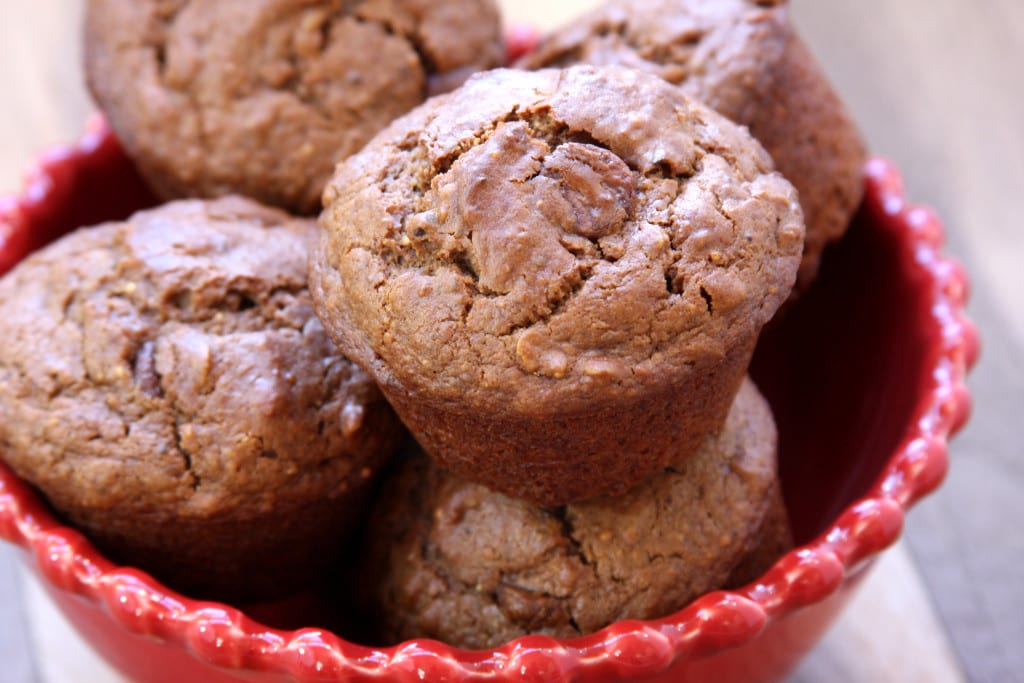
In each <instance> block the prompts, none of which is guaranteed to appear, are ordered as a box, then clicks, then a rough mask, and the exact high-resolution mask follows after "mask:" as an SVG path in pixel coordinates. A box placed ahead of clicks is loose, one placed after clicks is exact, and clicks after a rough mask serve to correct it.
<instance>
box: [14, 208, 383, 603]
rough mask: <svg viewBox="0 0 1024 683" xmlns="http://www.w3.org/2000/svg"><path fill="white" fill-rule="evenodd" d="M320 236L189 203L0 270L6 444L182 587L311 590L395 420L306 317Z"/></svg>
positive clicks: (223, 594)
mask: <svg viewBox="0 0 1024 683" xmlns="http://www.w3.org/2000/svg"><path fill="white" fill-rule="evenodd" d="M315 235H316V224H315V222H313V221H305V220H296V219H292V218H290V217H289V216H287V215H286V214H284V213H281V212H279V211H277V210H272V209H267V208H264V207H262V206H260V205H258V204H256V203H254V202H251V201H249V200H244V199H238V198H225V199H221V200H216V201H211V202H202V201H183V202H177V203H173V204H169V205H167V206H164V207H162V208H158V209H154V210H152V211H147V212H143V213H139V214H136V215H135V216H133V217H131V218H130V219H128V220H127V221H126V222H124V223H116V224H107V225H103V226H100V227H96V228H90V229H85V230H81V231H78V232H76V233H73V234H71V235H69V236H67V237H65V238H64V239H62V240H61V241H60V242H57V243H56V244H54V245H51V246H50V247H48V248H46V249H44V250H42V251H40V252H38V253H36V254H35V255H33V256H30V257H29V258H27V259H26V260H25V261H23V262H22V263H21V264H20V265H18V266H17V267H16V268H15V269H14V270H13V271H11V272H10V273H9V274H8V275H7V276H6V277H5V278H3V280H0V319H2V320H3V321H4V324H3V326H0V348H3V349H4V354H3V357H2V358H0V457H2V458H3V459H4V460H5V461H6V462H7V463H8V464H9V465H10V466H11V467H12V468H13V469H14V470H15V471H16V472H17V473H18V475H19V476H21V477H23V478H24V479H26V480H28V481H29V482H31V483H32V484H34V485H35V486H36V487H37V488H38V489H39V490H40V491H42V493H43V494H44V495H45V496H46V498H47V499H48V500H49V501H50V503H51V504H52V505H53V506H54V508H56V509H57V510H58V511H59V512H60V513H61V514H62V515H64V516H65V517H66V518H67V519H68V520H69V521H70V522H72V523H73V524H75V525H76V526H78V527H79V528H80V529H81V530H83V531H84V532H85V533H86V534H87V535H88V536H89V537H90V538H91V539H92V540H93V541H94V542H95V543H96V544H97V545H98V546H99V547H100V548H101V549H102V550H103V551H104V552H106V553H109V554H110V556H111V557H113V558H115V560H116V561H119V562H127V563H131V564H133V565H136V566H139V567H141V568H143V569H145V570H147V571H150V572H152V573H153V574H155V575H156V576H157V577H159V578H160V579H162V580H165V581H167V582H168V583H169V584H170V585H172V586H174V587H175V588H178V589H180V590H183V591H188V592H189V594H190V595H195V596H199V597H210V596H214V597H217V598H223V599H229V598H231V599H241V600H245V599H251V598H259V599H271V598H273V597H274V596H277V595H282V594H285V593H288V592H291V591H294V590H296V589H300V588H307V587H308V586H309V584H310V582H312V581H315V580H317V578H318V577H320V576H322V575H323V573H324V572H325V571H327V570H328V569H329V567H328V566H327V565H328V563H329V561H330V560H331V558H332V556H333V555H334V554H335V553H334V549H335V548H337V547H338V546H339V545H340V543H341V542H342V541H343V540H344V538H343V537H344V536H345V535H346V534H347V533H348V532H349V531H350V530H351V529H352V527H353V526H354V525H355V524H356V523H357V516H358V515H360V514H361V513H362V504H363V502H364V501H365V499H366V495H367V488H368V484H369V483H370V480H371V478H372V477H373V475H374V474H375V473H376V472H377V470H378V469H379V468H380V466H381V465H382V464H383V462H384V460H385V459H386V458H387V457H389V456H390V454H391V453H392V452H393V450H394V448H395V447H396V445H397V442H398V441H399V440H400V438H401V434H402V433H403V431H402V428H401V426H400V424H399V423H398V421H397V418H396V417H395V416H394V413H393V412H392V411H391V409H390V408H389V407H388V405H387V402H386V401H385V400H384V398H383V397H382V396H381V395H380V393H379V391H378V390H377V388H376V386H375V385H374V384H373V383H372V381H371V380H370V379H369V378H368V377H367V376H366V375H365V374H364V373H363V372H362V371H361V370H360V369H359V368H358V367H356V366H355V365H353V364H352V363H351V362H350V361H349V360H348V359H346V358H345V357H344V356H342V355H341V354H340V353H339V352H338V351H337V349H336V348H335V347H334V345H333V344H332V343H331V341H330V340H329V339H328V337H327V335H326V334H325V333H324V331H323V328H322V327H321V325H320V322H319V321H318V320H317V319H316V317H315V316H314V314H313V308H312V304H311V302H310V299H309V292H308V289H307V287H306V272H307V271H306V264H307V260H308V253H309V249H310V247H311V245H312V243H313V242H314V241H315Z"/></svg>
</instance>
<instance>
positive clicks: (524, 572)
mask: <svg viewBox="0 0 1024 683" xmlns="http://www.w3.org/2000/svg"><path fill="white" fill-rule="evenodd" d="M775 443H776V441H775V425H774V422H773V420H772V416H771V412H770V409H769V407H768V404H767V403H766V402H765V400H764V399H763V398H762V397H761V396H760V394H759V393H758V392H757V389H756V388H755V387H754V385H753V384H752V383H751V382H749V381H747V382H744V384H743V387H742V389H741V390H740V393H739V395H738V396H737V399H736V402H735V404H734V405H733V407H732V410H731V412H730V414H729V418H728V420H727V421H726V424H725V428H724V429H723V430H722V432H721V433H720V434H718V435H716V436H713V437H708V438H707V439H706V440H705V441H704V443H703V445H702V446H701V448H700V450H699V451H698V452H697V453H696V454H695V455H693V456H692V457H688V458H682V459H680V460H679V461H678V462H676V463H673V464H672V466H671V467H670V468H668V469H666V470H664V471H662V472H659V473H657V474H655V475H654V476H652V477H651V478H650V479H648V480H647V481H645V482H643V483H642V484H641V485H640V486H638V487H636V488H635V489H633V490H632V491H630V492H628V493H627V494H626V495H624V496H621V497H617V498H599V499H595V500H592V501H587V502H585V503H577V504H573V505H569V506H566V507H564V508H555V509H552V508H548V509H545V508H540V507H536V506H532V505H529V504H527V503H525V502H522V501H519V500H515V499H512V498H508V497H506V496H504V495H502V494H499V493H494V492H492V491H489V490H487V489H486V488H484V487H482V486H479V485H476V484H471V483H469V482H466V481H464V480H460V479H458V478H456V477H454V476H452V475H450V474H448V473H446V472H445V471H443V470H442V469H440V468H438V467H436V466H435V465H433V464H432V463H431V462H430V460H429V459H427V458H423V457H418V454H416V455H415V456H413V457H410V458H409V459H408V460H404V461H403V462H402V463H401V464H400V466H399V468H398V470H397V471H396V472H395V473H394V474H393V475H392V478H389V480H388V481H387V482H386V484H385V486H384V489H383V491H382V493H381V495H380V498H379V500H378V502H377V504H376V507H375V509H374V512H373V515H372V516H371V521H370V526H369V533H368V536H367V538H368V546H367V548H366V550H365V551H364V552H363V553H362V557H363V558H364V559H365V561H366V562H367V565H366V577H367V579H366V583H367V584H368V585H372V586H373V588H372V589H369V590H368V591H367V598H368V601H369V602H370V603H371V604H370V605H369V607H370V610H371V612H372V613H373V614H377V615H380V619H381V620H382V623H381V625H380V629H381V631H382V633H381V634H380V637H381V638H382V639H383V640H384V641H385V642H388V643H395V642H400V641H402V640H405V639H410V638H436V639H439V640H443V641H444V642H446V643H448V644H450V645H453V646H456V647H465V648H492V647H498V646H500V645H501V644H503V643H506V642H508V641H509V640H511V639H513V638H517V637H519V636H523V635H526V634H534V633H539V634H545V635H549V636H552V637H558V638H569V637H574V636H579V635H585V634H588V633H591V632H594V631H597V630H599V629H601V628H603V627H604V626H607V625H608V624H610V623H612V622H614V621H617V620H620V619H649V618H658V617H663V616H667V615H668V614H671V613H672V612H675V611H677V610H679V609H682V608H683V607H684V606H685V605H687V604H688V603H689V602H691V601H692V600H694V599H695V598H697V597H698V596H700V595H701V594H703V593H705V592H707V591H709V590H715V589H718V588H721V587H722V586H723V585H724V584H726V583H727V582H729V581H730V580H731V576H732V574H733V573H734V572H735V569H736V567H737V566H739V565H741V564H743V563H744V562H745V561H746V558H747V557H748V556H749V555H751V554H755V553H756V552H757V550H758V549H759V548H760V547H770V548H771V549H772V550H773V551H775V552H776V553H777V554H775V555H774V557H772V558H771V559H770V562H774V561H775V559H777V558H778V557H779V556H780V555H781V554H782V553H783V552H784V551H785V550H787V549H788V547H789V544H790V540H789V531H788V527H787V526H786V525H785V517H784V515H785V510H784V508H782V509H781V514H782V515H783V518H782V519H783V524H782V525H781V526H773V525H769V527H768V529H769V530H770V531H771V533H772V534H773V537H771V538H764V539H762V536H761V532H762V529H763V528H764V527H765V526H766V525H765V520H767V519H770V518H772V515H773V514H776V513H778V512H780V509H779V508H776V506H775V504H776V502H777V500H778V498H777V491H778V480H777V474H776V446H775ZM764 559H767V558H764ZM770 562H769V564H770ZM763 568H766V567H764V566H762V569H763Z"/></svg>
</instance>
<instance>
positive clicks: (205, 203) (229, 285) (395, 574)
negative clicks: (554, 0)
mask: <svg viewBox="0 0 1024 683" xmlns="http://www.w3.org/2000/svg"><path fill="white" fill-rule="evenodd" d="M87 16H88V20H87V24H88V27H87V28H88V30H87V38H88V40H87V70H88V74H89V81H90V84H91V86H92V88H93V91H94V93H95V94H96V96H97V99H98V100H99V102H100V104H101V105H102V106H103V107H104V109H105V110H106V112H107V113H108V115H109V117H110V120H111V124H112V126H113V127H114V129H115V131H116V132H117V133H118V135H119V137H120V138H121V140H122V141H123V142H124V144H125V147H126V149H127V150H128V151H129V153H130V154H132V156H133V158H134V159H135V161H136V163H137V164H138V166H139V169H140V171H141V172H142V173H143V174H144V175H145V177H146V178H147V179H148V180H149V181H150V183H151V184H152V186H153V187H154V188H155V189H156V190H157V191H159V192H160V193H162V194H164V195H165V196H166V197H167V198H168V199H175V198H180V197H205V198H211V199H193V200H188V201H176V202H173V203H171V204H168V205H166V206H164V207H160V208H157V209H154V210H152V211H149V212H144V213H142V214H138V215H136V216H133V217H131V218H129V219H128V220H127V221H126V222H124V223H119V224H112V225H106V226H100V227H97V228H91V229H87V230H82V231H79V232H77V233H75V234H73V235H70V236H68V237H66V238H65V239H63V240H62V241H60V242H59V243H57V244H55V245H53V246H51V247H49V248H47V249H45V250H43V251H42V252H39V253H38V254H36V255H33V256H32V257H30V258H29V259H27V260H26V261H25V262H24V263H23V264H21V265H20V266H19V267H18V268H16V269H15V270H14V271H13V272H12V273H11V274H9V275H8V276H6V277H5V278H4V280H3V281H2V282H0V315H2V316H3V318H4V320H5V326H4V328H3V329H0V344H3V345H4V348H5V349H7V354H6V357H5V358H4V359H2V360H0V456H2V457H3V458H4V460H5V461H7V462H8V463H9V464H10V465H11V466H12V467H13V468H14V469H15V470H16V471H17V472H18V474H19V475H20V476H22V477H24V478H26V479H27V480H29V481H31V482H32V483H34V484H35V485H36V486H37V487H38V488H39V489H40V490H41V491H42V493H43V494H44V495H45V496H46V497H47V498H48V499H49V500H50V502H51V503H52V504H53V506H54V507H55V508H56V509H57V510H59V511H60V512H61V513H62V514H63V515H65V516H66V517H67V519H69V520H70V521H71V522H72V523H74V524H76V525H78V526H79V527H80V528H82V529H83V530H84V531H85V532H86V533H87V534H89V535H90V537H91V538H93V539H94V541H95V542H96V543H97V544H98V545H99V546H100V547H101V548H103V549H104V550H105V551H106V552H108V553H110V554H111V555H112V556H113V557H115V558H117V559H119V560H121V561H125V562H130V563H132V564H135V565H138V566H141V567H142V568H144V569H147V570H149V571H152V572H154V573H155V574H156V575H157V576H159V577H160V578H162V579H164V580H166V581H168V582H169V583H171V584H172V585H173V586H175V587H178V588H180V589H182V590H185V591H188V592H190V593H192V594H196V595H201V596H204V597H206V596H213V597H220V598H225V597H228V598H237V599H241V600H253V599H270V598H274V597H278V596H280V595H282V594H287V593H289V592H292V591H295V590H298V589H301V588H303V587H308V586H309V585H310V584H311V583H316V582H321V581H324V580H330V576H331V573H332V572H335V571H337V568H336V567H337V564H336V560H337V554H338V553H339V552H340V549H341V548H342V547H343V543H342V542H343V540H344V538H345V537H346V536H347V535H348V534H350V533H351V531H352V530H353V529H356V528H359V529H362V530H363V531H364V533H363V534H361V536H362V537H363V538H364V539H365V540H364V543H363V546H362V547H361V548H360V549H359V550H358V551H357V552H352V553H349V554H348V556H347V557H346V558H345V561H346V563H347V564H348V565H350V566H357V567H358V571H360V572H361V575H362V576H363V577H364V581H365V582H366V583H364V586H365V587H364V588H362V589H361V590H360V593H361V595H362V597H363V599H365V600H366V602H367V605H366V606H367V607H368V608H370V609H371V611H372V612H373V613H374V614H377V615H380V616H381V617H382V619H381V620H380V622H381V623H379V624H378V626H379V628H378V633H377V634H376V638H377V639H378V640H383V641H389V642H393V641H397V640H402V639H406V638H414V637H431V638H438V639H441V640H445V641H447V642H449V643H451V644H453V645H457V646H463V647H490V646H494V645H498V644H500V643H502V642H505V641H507V640H509V639H511V638H514V637H516V636H520V635H524V634H527V633H544V634H548V635H553V636H573V635H579V634H583V633H589V632H592V631H594V630H597V629H600V628H602V627H603V626H605V625H607V624H609V623H611V622H613V621H616V620H619V619H626V618H652V617H659V616H664V615H666V614H668V613H671V612H673V611H675V610H677V609H679V608H681V607H683V606H685V604H687V603H688V602H689V601H691V600H693V599H694V598H695V597H697V596H698V595H700V594H702V593H704V592H707V591H709V590H713V589H716V588H719V587H723V586H727V585H734V584H739V583H743V582H745V581H747V580H750V579H752V578H754V577H756V576H757V575H758V574H759V573H761V572H762V571H763V570H764V569H765V568H766V567H767V566H768V565H770V563H771V562H773V561H774V560H775V559H776V558H777V557H778V555H779V554H781V553H782V552H783V551H784V550H785V549H786V548H787V547H789V545H790V544H791V540H790V535H789V530H788V525H787V522H786V516H785V508H784V505H783V503H782V498H781V488H780V485H779V481H778V475H777V468H776V457H777V454H776V436H775V427H774V424H773V421H772V417H771V412H770V409H769V407H768V405H767V403H766V402H765V401H764V399H763V398H762V397H761V396H760V395H759V394H758V392H757V390H756V388H755V387H754V386H753V384H752V383H751V382H750V381H749V379H746V378H745V375H746V372H747V368H748V365H749V363H750V358H751V356H752V354H753V351H754V347H755V345H756V342H757V338H758V335H759V333H760V330H761V329H762V327H763V326H764V325H765V324H767V323H768V322H769V320H770V319H771V318H772V317H773V316H774V315H775V314H776V312H777V310H778V309H779V308H780V306H782V304H783V303H784V302H786V300H787V298H789V297H790V295H791V291H792V289H793V286H794V283H795V282H797V281H798V278H799V282H800V287H804V288H805V287H807V286H809V285H810V283H811V281H812V280H813V276H814V273H815V272H816V270H817V263H818V260H819V258H820V255H821V251H822V249H823V247H824V245H825V244H826V243H828V242H829V241H832V240H834V239H837V238H838V237H839V236H840V235H841V233H842V231H843V230H844V229H845V226H846V224H847V223H848V221H849V218H850V216H851V214H852V211H853V209H854V207H855V206H856V204H857V202H858V201H859V191H860V179H859V169H860V165H861V163H862V158H863V149H862V146H861V144H860V142H859V139H858V137H857V134H856V131H855V130H854V128H853V126H852V124H851V123H850V121H849V119H848V117H847V116H846V115H845V113H844V112H843V109H842V107H841V105H840V103H839V102H838V101H837V100H836V98H835V96H834V94H832V92H831V91H830V89H829V88H828V85H827V83H826V82H825V81H824V79H823V78H822V77H821V74H820V72H819V71H818V70H817V68H816V67H815V66H814V64H813V61H812V60H811V58H810V56H809V55H808V54H807V52H806V49H805V48H804V47H803V46H802V44H801V43H800V42H799V40H798V39H797V38H796V37H795V36H794V35H793V32H792V29H791V28H790V26H789V23H788V20H787V17H786V8H785V6H784V5H783V4H782V3H781V2H753V1H751V0H729V1H728V2H716V1H713V0H675V1H671V0H664V1H660V2H657V3H648V2H640V1H638V0H635V1H633V2H626V1H618V2H612V3H609V4H608V5H606V6H605V7H603V8H601V9H600V10H598V11H597V12H595V13H594V14H592V15H591V16H589V17H587V18H585V19H583V20H581V21H579V22H577V23H574V24H573V25H572V26H570V27H568V28H566V29H565V30H563V31H559V32H556V33H555V34H553V35H552V36H550V37H549V38H547V39H546V40H545V41H544V42H543V43H542V44H541V46H540V48H539V49H538V50H537V51H536V52H535V53H534V54H532V55H530V56H528V57H527V58H526V59H525V60H524V61H523V62H521V64H520V66H521V67H523V68H521V69H516V70H509V69H506V70H495V71H490V72H487V73H482V74H479V75H477V76H474V77H472V78H471V79H470V80H469V81H468V82H466V83H465V84H464V85H460V84H461V83H462V81H463V80H465V79H466V77H468V76H469V74H471V73H472V72H474V71H479V70H482V69H486V68H490V67H493V66H496V65H497V63H498V61H499V60H500V56H501V52H502V48H501V41H500V22H499V17H498V13H497V11H496V9H495V7H494V6H493V4H492V3H491V2H489V1H485V0H459V1H453V2H420V1H417V0H405V1H403V2H375V1H374V0H365V1H364V2H361V3H344V2H339V1H330V0H320V1H318V2H313V1H310V2H304V3H296V2H290V1H288V0H259V1H258V2H253V1H252V0H246V1H245V2H225V1H218V2H202V1H199V0H193V1H192V2H187V1H186V0H178V1H176V2H163V1H160V2H158V1H157V0H146V1H145V2H135V1H131V2H129V1H127V0H92V1H91V2H90V3H89V11H88V15H87ZM546 67H558V68H546ZM527 69H536V70H527ZM652 72H653V73H652ZM453 88H454V90H452V89H453ZM445 90H452V91H451V92H449V93H448V94H443V95H439V96H436V97H432V98H430V99H426V101H425V102H424V101H423V100H424V98H426V97H427V95H428V94H432V93H435V92H440V91H445ZM691 95H692V96H696V97H698V98H700V99H701V100H703V101H705V102H707V103H708V104H709V105H711V106H713V107H715V108H716V109H718V110H719V111H718V112H716V111H715V110H713V109H712V108H711V107H709V106H707V105H705V104H701V103H700V102H699V101H698V100H697V99H692V98H691ZM421 102H422V104H420V103H421ZM417 105H418V106H417ZM414 107H415V108H414ZM410 109H411V111H409V110H410ZM406 111H408V112H409V113H407V114H404V115H403V116H401V117H400V118H397V120H394V121H392V119H393V118H394V117H396V116H398V115H399V114H402V112H406ZM723 114H724V115H726V116H729V117H731V118H732V119H734V120H735V121H736V122H738V124H743V125H748V126H750V130H749V131H748V130H747V129H746V128H745V127H743V125H738V124H737V123H736V122H734V121H732V120H730V119H728V118H726V116H723ZM751 132H753V133H754V135H757V136H758V137H759V138H760V139H761V141H762V142H763V143H764V144H765V146H767V148H768V150H767V151H766V149H765V147H764V146H762V145H761V144H760V143H758V142H757V141H756V140H755V139H754V137H752V136H751ZM371 137H372V139H371ZM769 152H770V154H769ZM350 155H351V156H350ZM773 157H774V163H773ZM341 160H344V161H342V163H340V164H339V165H338V166H337V168H336V169H335V170H334V171H333V176H332V171H331V169H332V168H333V165H334V163H335V162H337V161H341ZM775 164H777V165H778V168H779V169H780V170H781V171H782V173H779V172H778V171H776V170H775V168H776V166H775ZM784 176H785V177H788V178H789V179H790V180H792V181H793V184H791V183H790V182H789V181H788V180H786V179H785V177H784ZM328 178H330V180H329V181H328ZM325 184H326V189H324V187H325ZM794 184H795V185H796V189H795V188H794V186H793V185H794ZM797 189H799V195H798V191H797ZM321 191H322V200H323V211H322V213H321V215H320V222H319V228H318V227H317V225H316V223H315V222H313V221H310V220H306V219H301V218H294V217H292V216H290V215H288V214H287V213H284V212H283V211H281V210H279V209H271V208H267V207H265V206H262V205H260V204H257V203H256V202H255V201H254V200H253V199H247V198H242V197H237V196H233V197H230V196H229V197H224V198H221V199H213V198H215V197H222V196H224V195H232V194H241V195H246V196H248V197H251V198H255V199H258V200H260V201H263V202H267V203H270V204H274V205H277V206H278V207H281V208H283V209H286V210H291V211H296V212H300V213H309V212H315V211H318V210H319V209H320V206H321V205H320V202H319V199H318V198H319V197H321ZM805 213H806V215H807V218H808V225H807V228H806V231H805V227H804V214H805ZM805 235H806V240H805ZM307 260H308V271H307ZM307 273H308V275H307ZM307 277H308V279H307ZM385 398H386V402H385V400H384V399H385ZM388 404H390V407H389V406H388ZM392 408H393V409H394V413H393V412H392ZM395 414H397V416H398V418H400V419H401V422H402V423H404V425H405V427H407V428H408V429H409V431H410V432H411V434H412V436H413V437H414V438H415V442H416V444H417V445H415V446H409V447H408V448H406V449H404V452H403V454H402V455H401V456H400V457H399V458H397V459H396V460H394V461H393V463H394V466H393V467H390V468H384V467H383V466H384V463H385V462H386V461H387V460H388V458H389V457H390V456H391V454H392V453H393V452H394V451H395V450H396V448H397V446H398V444H399V443H400V442H401V441H402V440H403V435H404V431H403V428H402V427H401V425H400V424H399V422H398V419H396V417H395ZM382 471H384V472H386V474H385V477H384V479H383V480H382V481H380V487H379V492H378V494H377V495H376V497H375V500H374V501H373V507H372V510H371V511H370V513H369V515H368V516H366V515H364V511H363V507H364V503H365V501H366V499H367V497H368V496H369V494H370V491H371V486H372V484H373V483H374V482H375V481H376V480H377V479H378V477H377V475H378V473H380V472H382Z"/></svg>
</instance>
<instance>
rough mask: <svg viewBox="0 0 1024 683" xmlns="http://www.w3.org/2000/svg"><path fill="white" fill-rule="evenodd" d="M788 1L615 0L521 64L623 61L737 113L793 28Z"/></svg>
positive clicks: (753, 101) (751, 101) (751, 103)
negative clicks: (682, 86) (791, 26)
mask: <svg viewBox="0 0 1024 683" xmlns="http://www.w3.org/2000/svg"><path fill="white" fill-rule="evenodd" d="M786 4H787V3H786V0H610V1H608V2H605V3H603V4H602V5H601V6H600V7H598V8H597V9H595V10H593V11H592V12H590V13H588V14H586V15H584V16H582V17H580V18H579V19H577V20H576V21H573V22H571V23H569V24H567V25H566V26H564V27H562V28H560V29H558V30H557V31H555V32H553V33H551V34H550V35H548V36H546V37H545V38H544V39H543V40H542V41H541V44H540V45H539V46H538V47H537V49H536V50H535V51H533V52H532V53H530V54H528V55H526V56H525V57H523V59H522V60H521V61H520V63H519V65H520V66H522V67H524V68H533V69H538V68H551V67H563V68H564V67H568V66H572V65H574V64H594V65H613V64H617V65H622V66H628V67H631V68H635V69H641V70H643V71H646V72H649V73H654V74H656V75H658V76H659V77H661V78H663V79H664V80H666V81H668V82H669V83H672V84H674V85H684V86H685V88H686V93H687V94H688V95H690V96H691V97H694V98H696V99H698V100H700V101H701V102H704V103H706V104H708V105H709V106H711V107H712V108H714V109H715V110H716V111H719V112H721V113H723V114H725V115H726V116H728V117H729V118H731V119H733V120H738V121H742V120H743V119H744V118H749V117H744V116H741V115H740V114H742V113H743V112H746V111H749V110H750V109H751V108H754V107H756V106H757V104H758V99H757V97H756V96H755V94H756V91H757V89H758V88H760V87H763V86H766V85H768V80H767V79H766V75H767V74H768V71H769V69H770V68H771V66H772V65H773V64H775V63H776V62H778V60H779V53H780V52H781V50H783V49H784V48H785V41H784V40H782V39H781V38H784V37H787V36H788V35H789V34H790V33H791V32H792V30H791V29H790V27H789V24H788V18H786V17H785V16H784V14H782V12H783V11H784V9H785V6H786Z"/></svg>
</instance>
